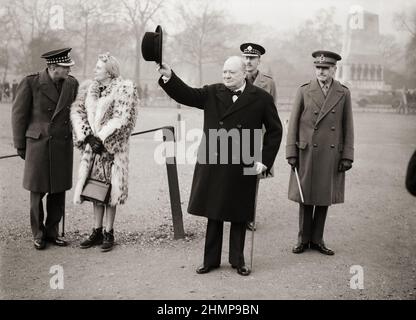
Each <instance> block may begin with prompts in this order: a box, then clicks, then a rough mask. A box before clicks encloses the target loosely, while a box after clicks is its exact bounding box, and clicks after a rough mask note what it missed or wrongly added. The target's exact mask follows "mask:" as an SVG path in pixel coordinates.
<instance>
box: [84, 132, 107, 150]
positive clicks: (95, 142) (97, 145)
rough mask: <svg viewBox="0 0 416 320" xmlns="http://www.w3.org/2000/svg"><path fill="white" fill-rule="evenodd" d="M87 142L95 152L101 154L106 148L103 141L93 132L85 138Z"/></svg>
mask: <svg viewBox="0 0 416 320" xmlns="http://www.w3.org/2000/svg"><path fill="white" fill-rule="evenodd" d="M85 142H86V143H88V144H89V145H90V146H91V149H92V151H93V152H94V153H97V154H101V152H102V151H103V149H104V146H103V143H102V142H101V140H100V139H99V138H97V137H95V136H93V135H92V134H90V135H89V136H87V137H86V138H85Z"/></svg>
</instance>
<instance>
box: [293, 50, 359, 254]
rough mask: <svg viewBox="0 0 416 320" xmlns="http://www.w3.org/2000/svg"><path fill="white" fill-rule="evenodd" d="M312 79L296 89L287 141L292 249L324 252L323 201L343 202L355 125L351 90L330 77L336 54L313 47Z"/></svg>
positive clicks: (332, 72) (326, 250)
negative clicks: (293, 213)
mask: <svg viewBox="0 0 416 320" xmlns="http://www.w3.org/2000/svg"><path fill="white" fill-rule="evenodd" d="M312 56H313V57H314V58H315V60H314V65H315V73H316V79H314V80H312V81H310V82H309V83H306V84H304V85H302V86H301V87H300V88H299V89H298V92H297V95H296V99H295V102H294V104H293V109H292V112H291V115H290V122H289V128H288V135H287V144H286V158H287V160H288V162H289V164H290V165H291V166H292V169H293V170H292V172H291V176H290V182H289V199H290V200H293V201H295V202H298V203H299V206H300V208H299V237H298V243H297V245H296V246H295V247H294V248H293V250H292V251H293V253H302V252H303V251H304V250H305V249H307V248H311V249H316V250H318V251H319V252H321V253H323V254H326V255H333V254H334V251H333V250H331V249H329V248H328V247H326V245H325V243H324V240H323V234H324V226H325V219H326V216H327V211H328V206H330V205H331V204H335V203H343V202H344V189H345V187H344V186H345V171H347V170H349V169H351V167H352V162H353V160H354V127H353V116H352V109H351V95H350V91H349V89H348V88H347V87H345V86H343V85H342V84H341V83H340V82H338V81H336V80H335V79H334V74H335V71H336V69H337V67H336V63H337V61H338V60H341V56H339V55H338V54H336V53H334V52H330V51H322V50H320V51H315V52H314V53H313V54H312ZM295 167H296V168H297V169H298V173H299V180H300V185H301V190H302V192H303V196H304V202H302V200H301V197H300V191H299V187H298V184H297V181H296V176H295V171H294V168H295Z"/></svg>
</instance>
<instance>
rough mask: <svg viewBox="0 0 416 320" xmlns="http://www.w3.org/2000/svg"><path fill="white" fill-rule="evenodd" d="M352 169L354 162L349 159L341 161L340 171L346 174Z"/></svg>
mask: <svg viewBox="0 0 416 320" xmlns="http://www.w3.org/2000/svg"><path fill="white" fill-rule="evenodd" d="M351 168H352V161H351V160H348V159H341V161H340V162H339V165H338V171H340V172H345V171H348V170H350V169H351Z"/></svg>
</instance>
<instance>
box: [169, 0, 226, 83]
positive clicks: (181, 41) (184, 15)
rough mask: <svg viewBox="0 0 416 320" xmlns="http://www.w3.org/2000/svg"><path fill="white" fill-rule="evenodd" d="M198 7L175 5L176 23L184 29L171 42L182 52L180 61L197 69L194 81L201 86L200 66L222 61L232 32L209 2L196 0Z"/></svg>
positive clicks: (223, 18)
mask: <svg viewBox="0 0 416 320" xmlns="http://www.w3.org/2000/svg"><path fill="white" fill-rule="evenodd" d="M198 4H199V5H198V6H196V8H195V9H193V8H191V7H189V6H185V5H179V6H178V13H179V16H180V21H182V22H183V23H184V26H185V27H184V30H183V31H182V32H180V33H178V34H177V35H176V36H175V40H176V43H177V44H178V47H180V50H179V51H180V52H182V53H183V54H182V55H181V58H182V61H183V62H186V63H189V64H191V65H193V66H195V67H196V68H197V70H198V81H199V84H200V85H202V82H203V78H204V77H203V66H204V65H205V64H208V63H219V62H222V61H223V58H224V52H227V51H228V49H229V48H228V46H227V45H226V43H230V42H229V40H230V38H231V32H230V30H233V29H232V28H231V25H227V23H226V20H227V19H226V17H225V13H224V11H221V10H217V9H214V8H213V6H212V3H210V2H203V1H199V3H198Z"/></svg>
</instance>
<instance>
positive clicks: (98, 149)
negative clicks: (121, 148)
mask: <svg viewBox="0 0 416 320" xmlns="http://www.w3.org/2000/svg"><path fill="white" fill-rule="evenodd" d="M95 139H96V140H95V141H96V144H95V145H96V147H95V150H94V152H95V153H98V154H101V152H103V151H104V150H105V148H104V144H103V142H102V141H101V139H100V138H97V137H96V138H95Z"/></svg>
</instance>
